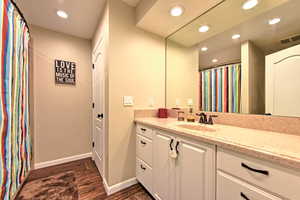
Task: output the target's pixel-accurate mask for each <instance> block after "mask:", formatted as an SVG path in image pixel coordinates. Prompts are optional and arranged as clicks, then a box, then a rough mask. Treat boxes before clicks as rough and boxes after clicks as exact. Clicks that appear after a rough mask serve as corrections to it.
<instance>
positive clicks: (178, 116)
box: [177, 111, 184, 121]
mask: <svg viewBox="0 0 300 200" xmlns="http://www.w3.org/2000/svg"><path fill="white" fill-rule="evenodd" d="M177 120H178V121H184V112H183V111H178V112H177Z"/></svg>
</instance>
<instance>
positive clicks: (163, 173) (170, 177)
mask: <svg viewBox="0 0 300 200" xmlns="http://www.w3.org/2000/svg"><path fill="white" fill-rule="evenodd" d="M172 140H173V143H172V144H173V146H174V143H175V140H174V138H172V137H171V136H170V135H168V134H165V133H161V132H159V131H155V134H154V139H153V174H154V176H153V179H154V180H153V188H154V190H153V193H154V197H155V198H156V199H158V200H174V199H175V194H174V193H175V191H174V189H175V171H174V170H175V163H174V162H175V160H174V159H172V158H170V156H169V153H170V144H171V141H172Z"/></svg>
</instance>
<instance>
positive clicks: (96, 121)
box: [93, 40, 106, 176]
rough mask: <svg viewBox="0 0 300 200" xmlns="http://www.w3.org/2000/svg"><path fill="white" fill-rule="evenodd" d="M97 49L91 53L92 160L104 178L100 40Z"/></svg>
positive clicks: (103, 57)
mask: <svg viewBox="0 0 300 200" xmlns="http://www.w3.org/2000/svg"><path fill="white" fill-rule="evenodd" d="M100 41H101V42H100V43H99V45H98V47H97V48H96V50H95V52H94V53H93V64H94V67H93V159H94V160H95V163H96V165H97V168H98V170H99V172H100V173H101V175H102V176H104V166H105V165H104V149H105V147H104V145H105V143H104V140H105V119H104V117H105V116H104V104H105V102H104V100H105V98H104V94H105V91H104V89H105V86H104V84H105V81H104V77H105V74H104V73H105V63H106V61H105V45H104V40H100Z"/></svg>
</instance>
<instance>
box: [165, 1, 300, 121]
mask: <svg viewBox="0 0 300 200" xmlns="http://www.w3.org/2000/svg"><path fill="white" fill-rule="evenodd" d="M299 12H300V0H248V1H247V0H224V1H222V2H221V3H220V4H218V5H217V6H215V7H214V8H212V9H211V10H209V11H208V12H206V13H204V14H203V15H201V16H199V17H198V18H196V19H195V20H193V21H192V22H190V23H189V24H187V25H185V26H184V27H183V28H181V29H180V30H178V31H177V32H176V33H174V34H172V35H171V36H169V37H168V38H167V62H166V63H167V64H166V74H167V76H166V106H167V108H188V107H193V108H194V110H196V111H212V112H227V113H244V114H268V115H276V116H292V117H300V14H299Z"/></svg>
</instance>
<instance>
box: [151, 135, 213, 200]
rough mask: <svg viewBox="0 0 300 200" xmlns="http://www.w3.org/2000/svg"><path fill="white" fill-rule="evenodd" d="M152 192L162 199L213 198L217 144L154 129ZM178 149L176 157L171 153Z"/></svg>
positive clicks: (211, 199)
mask: <svg viewBox="0 0 300 200" xmlns="http://www.w3.org/2000/svg"><path fill="white" fill-rule="evenodd" d="M153 144H154V151H153V184H154V189H153V195H154V197H155V198H156V199H159V200H184V199H188V200H199V199H201V200H214V199H215V146H214V145H209V144H205V143H199V142H192V141H190V140H187V139H183V138H180V137H175V136H174V134H168V133H166V132H163V131H157V130H156V131H154V132H153ZM172 149H173V150H174V151H177V158H172V157H171V156H170V152H171V151H172Z"/></svg>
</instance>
